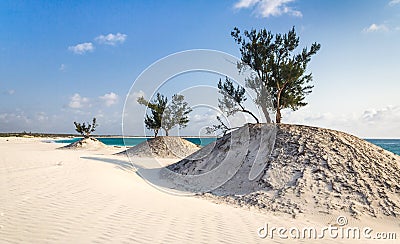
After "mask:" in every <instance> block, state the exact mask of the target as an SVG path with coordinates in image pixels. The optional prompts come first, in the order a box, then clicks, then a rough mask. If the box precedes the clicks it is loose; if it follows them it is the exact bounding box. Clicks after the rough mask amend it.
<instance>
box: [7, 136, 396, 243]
mask: <svg viewBox="0 0 400 244" xmlns="http://www.w3.org/2000/svg"><path fill="white" fill-rule="evenodd" d="M57 147H60V144H55V143H47V142H44V139H43V138H40V139H38V138H15V137H10V138H0V154H1V159H0V243H267V242H268V243H269V242H277V243H283V242H289V241H298V242H310V241H312V242H318V243H321V240H314V239H313V240H308V239H303V240H302V239H300V240H293V239H291V238H289V239H288V240H283V239H280V238H279V237H277V236H274V238H273V239H271V237H270V236H267V237H266V238H265V239H262V238H260V237H259V235H258V230H259V228H260V227H262V226H265V223H268V225H269V226H270V227H272V226H275V227H279V226H284V227H287V228H290V227H298V228H301V227H304V226H311V227H316V228H317V227H318V228H319V227H321V226H325V225H328V224H335V222H336V218H337V217H338V216H329V215H317V214H314V215H313V216H311V213H312V210H310V215H309V216H303V217H302V216H299V217H296V218H295V219H294V218H292V217H291V216H290V215H285V214H282V213H262V212H259V211H257V210H254V209H246V208H238V207H234V206H230V205H229V204H226V203H216V202H215V201H210V200H207V199H204V198H200V197H194V196H192V197H187V196H186V197H183V196H176V195H171V194H168V193H165V192H162V191H160V190H158V189H156V188H154V187H152V186H150V185H149V184H147V183H146V182H145V181H144V180H143V179H142V178H140V177H139V176H138V175H137V174H136V173H135V171H134V170H133V168H132V167H131V165H130V164H129V161H128V159H127V158H124V157H121V156H113V155H112V154H113V153H116V152H119V151H121V148H111V147H110V148H106V149H103V150H96V151H90V150H57V149H56V148H57ZM101 159H104V160H101ZM348 225H349V226H351V225H352V226H358V227H363V226H369V227H371V228H374V232H376V231H387V232H396V233H397V239H398V238H400V236H399V235H400V224H399V221H398V219H394V218H393V219H390V218H388V219H373V218H369V219H360V220H356V219H353V218H351V217H348ZM374 232H373V233H374ZM347 241H349V242H354V240H346V239H341V238H339V239H332V238H329V237H327V238H326V239H323V243H338V242H347ZM365 241H366V240H365V239H364V240H359V242H360V243H364V242H365ZM371 241H374V240H371ZM371 243H372V242H371ZM388 243H396V240H390V241H388Z"/></svg>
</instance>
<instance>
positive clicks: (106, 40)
mask: <svg viewBox="0 0 400 244" xmlns="http://www.w3.org/2000/svg"><path fill="white" fill-rule="evenodd" d="M126 38H127V35H126V34H121V33H117V34H111V33H110V34H108V35H100V36H98V37H96V38H95V40H96V41H98V42H99V43H100V44H106V45H111V46H115V45H116V44H121V43H124V42H125V40H126Z"/></svg>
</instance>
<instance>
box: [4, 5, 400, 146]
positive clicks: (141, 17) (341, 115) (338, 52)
mask: <svg viewBox="0 0 400 244" xmlns="http://www.w3.org/2000/svg"><path fill="white" fill-rule="evenodd" d="M235 26H236V27H238V28H239V29H241V30H243V29H251V28H257V29H259V28H267V29H269V30H271V31H272V32H274V33H277V32H280V33H283V32H287V31H288V30H289V29H290V28H291V27H292V26H295V27H296V30H297V33H298V35H299V36H300V41H301V46H306V45H308V46H309V45H310V44H311V43H312V42H315V41H316V42H318V43H320V44H321V45H322V47H321V50H320V52H319V53H318V54H317V55H315V56H314V58H313V60H312V62H311V63H310V66H309V69H310V71H312V73H313V75H314V81H313V84H314V85H315V88H314V90H313V93H312V94H311V95H309V96H308V97H307V102H308V103H309V105H308V106H306V107H304V108H302V109H300V110H299V111H296V112H291V111H285V112H284V114H283V122H287V123H298V124H307V125H317V126H321V127H328V128H333V129H339V130H343V131H346V132H349V133H352V134H355V135H357V136H360V137H369V138H400V123H399V122H400V96H399V91H400V79H399V77H400V69H399V64H400V61H399V57H400V46H399V44H398V43H400V1H399V0H380V1H376V0H353V1H344V0H343V1H341V0H326V1H321V0H232V1H211V0H210V1H177V0H176V1H112V2H110V1H82V2H81V1H13V0H10V1H7V0H5V1H1V2H0V132H20V131H24V130H25V131H32V132H59V133H73V132H74V129H73V123H72V122H73V121H90V120H91V118H92V117H94V116H95V117H97V118H98V121H99V123H100V127H99V128H98V133H99V134H121V130H122V129H121V123H122V114H123V113H122V111H123V107H124V102H125V98H126V96H127V94H128V92H129V89H130V88H131V86H132V84H133V82H134V81H135V80H136V78H137V77H138V76H139V75H140V74H141V73H142V72H143V71H144V70H145V69H146V68H147V67H148V66H149V65H151V64H152V63H154V62H156V61H157V60H159V59H161V58H163V57H165V56H167V55H170V54H173V53H175V52H180V51H184V50H190V49H213V50H219V51H222V52H225V53H228V54H230V55H233V56H237V57H239V55H240V53H239V50H238V46H237V45H236V44H235V42H234V40H233V39H232V37H231V36H230V32H231V31H232V29H233V28H234V27H235ZM189 78H190V77H189ZM197 78H198V79H200V78H199V77H197V76H196V75H195V76H194V77H191V79H192V80H195V79H197ZM206 78H210V77H209V76H204V79H206ZM208 82H210V80H208ZM132 92H136V93H135V94H136V95H138V94H141V92H142V91H141V90H137V91H132ZM144 95H149V94H144ZM141 116H142V115H141ZM207 116H208V117H210V116H212V113H209V111H207V110H206V109H204V108H203V109H198V111H196V113H193V114H192V118H193V125H192V126H189V127H188V128H187V129H186V130H185V133H186V134H193V135H197V134H198V130H199V128H202V126H203V124H201V123H204V121H207V118H208V117H207ZM138 117H140V116H139V115H138ZM196 123H197V124H196ZM135 133H137V134H143V130H138V131H137V132H135Z"/></svg>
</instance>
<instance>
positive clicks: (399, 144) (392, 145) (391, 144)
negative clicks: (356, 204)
mask: <svg viewBox="0 0 400 244" xmlns="http://www.w3.org/2000/svg"><path fill="white" fill-rule="evenodd" d="M80 139H82V138H72V139H63V140H56V141H55V142H56V143H72V142H75V141H78V140H80ZM97 139H98V140H100V141H101V142H103V143H104V144H106V145H109V146H124V145H125V146H127V147H132V146H136V145H137V144H139V143H141V142H144V141H145V140H148V139H151V138H149V137H130V138H125V139H124V138H122V137H99V138H97ZM184 139H186V140H188V141H190V142H192V143H194V144H196V145H199V146H206V145H207V144H209V143H211V142H213V141H215V140H216V138H214V137H184ZM365 140H366V141H369V142H371V143H373V144H375V145H377V146H379V147H382V148H383V149H386V150H388V151H390V152H393V153H395V154H397V155H400V139H365Z"/></svg>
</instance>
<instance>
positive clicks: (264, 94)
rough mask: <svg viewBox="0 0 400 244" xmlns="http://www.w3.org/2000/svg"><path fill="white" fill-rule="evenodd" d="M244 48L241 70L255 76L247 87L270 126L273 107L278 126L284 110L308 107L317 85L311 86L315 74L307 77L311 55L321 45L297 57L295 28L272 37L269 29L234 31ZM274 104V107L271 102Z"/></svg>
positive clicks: (314, 45) (241, 51) (239, 65)
mask: <svg viewBox="0 0 400 244" xmlns="http://www.w3.org/2000/svg"><path fill="white" fill-rule="evenodd" d="M231 35H232V37H233V38H234V40H235V41H236V43H237V44H238V45H240V53H241V63H239V64H238V67H239V68H240V70H242V71H243V69H245V68H246V67H250V68H251V69H252V70H253V71H254V75H253V76H251V77H249V78H248V79H246V87H248V88H251V89H253V90H254V91H255V92H256V94H257V97H256V99H255V102H256V103H257V105H258V106H260V107H261V109H262V111H263V113H264V116H265V118H266V120H267V122H268V123H270V122H271V118H270V115H269V112H268V110H269V108H271V107H272V108H273V110H274V111H276V123H280V122H281V118H282V115H281V110H282V109H285V108H291V109H292V110H293V111H295V110H297V109H299V108H300V107H302V106H305V105H307V103H306V102H304V99H305V96H306V95H308V94H309V93H311V91H312V88H313V86H311V85H307V84H308V83H309V82H310V81H311V80H312V74H311V73H309V74H306V69H307V64H308V63H309V62H310V61H311V56H313V55H314V54H316V53H317V51H318V50H319V49H320V47H321V45H320V44H317V43H313V44H312V45H311V48H310V50H308V49H307V48H303V50H302V52H300V53H298V54H295V53H294V51H295V50H296V48H297V47H298V46H299V38H298V37H297V35H296V32H295V28H294V27H293V28H292V29H291V30H290V31H289V32H288V33H287V34H284V35H282V34H275V35H274V34H272V33H271V32H270V31H267V30H266V29H262V30H260V31H256V30H254V29H252V30H251V31H250V32H249V31H246V30H245V31H244V32H243V35H241V33H240V30H239V29H238V28H236V27H235V28H234V30H233V31H232V32H231ZM269 101H272V104H271V103H270V102H269Z"/></svg>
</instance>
